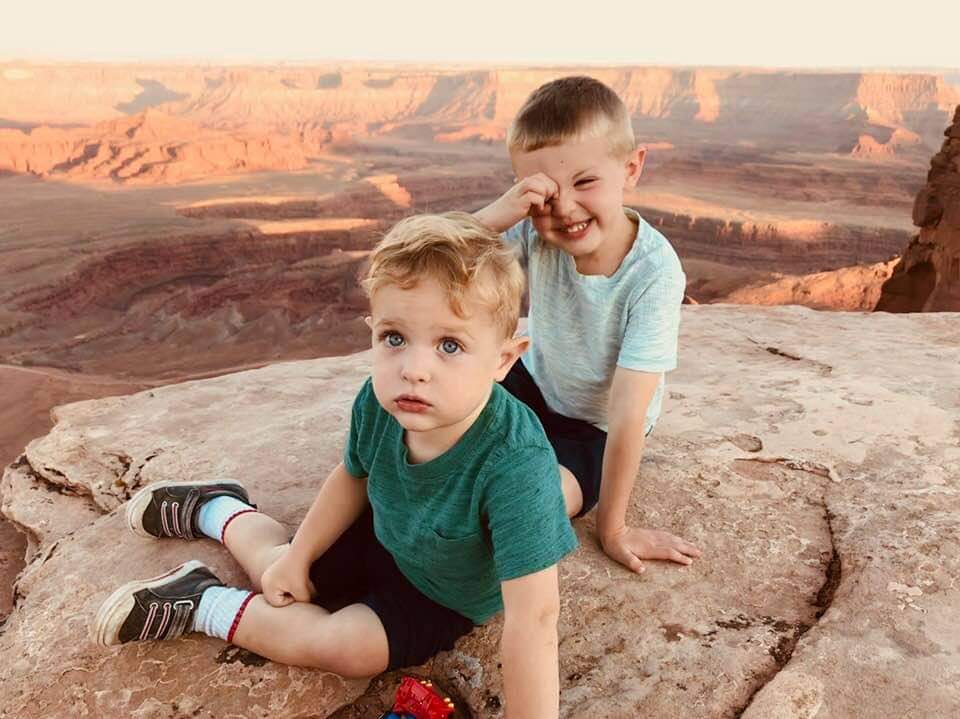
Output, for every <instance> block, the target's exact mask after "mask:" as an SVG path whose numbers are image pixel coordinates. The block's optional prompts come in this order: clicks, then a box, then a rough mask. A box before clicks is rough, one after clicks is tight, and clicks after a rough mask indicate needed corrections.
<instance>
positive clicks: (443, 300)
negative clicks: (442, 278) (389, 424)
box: [367, 278, 528, 441]
mask: <svg viewBox="0 0 960 719" xmlns="http://www.w3.org/2000/svg"><path fill="white" fill-rule="evenodd" d="M370 308H371V312H372V316H371V317H368V318H367V324H368V325H369V326H370V329H371V330H372V332H373V391H374V394H375V395H376V396H377V400H378V401H379V402H380V404H381V406H383V408H384V409H385V410H386V411H387V412H389V413H390V414H391V415H393V417H394V418H395V419H396V420H397V421H398V422H399V423H400V424H401V426H403V428H404V429H405V430H408V431H410V432H431V433H434V434H433V436H434V437H435V438H436V439H437V440H438V441H442V439H443V438H444V437H446V436H447V434H448V433H449V435H450V437H451V438H452V439H454V440H455V439H456V438H459V436H460V434H462V432H463V431H465V430H466V429H467V428H468V427H469V426H470V425H471V424H472V423H473V420H474V419H476V417H477V416H478V415H479V414H480V412H481V411H482V410H483V407H484V406H485V405H486V402H487V399H488V398H489V396H490V391H491V389H492V388H493V383H494V382H497V381H499V380H501V379H503V378H504V377H505V376H506V374H507V372H508V371H509V370H510V367H511V366H512V365H513V362H514V361H515V360H516V359H517V357H519V356H520V354H521V353H522V352H523V350H524V349H526V345H527V343H528V340H527V339H526V338H515V339H505V338H504V337H503V331H502V330H501V329H500V327H498V326H497V325H496V324H495V322H494V319H493V316H492V314H491V313H490V312H489V310H487V309H486V308H485V307H483V306H482V305H480V304H479V303H478V302H477V301H476V299H475V296H474V295H473V293H467V295H466V296H465V297H464V301H463V310H464V312H465V314H466V319H464V318H461V317H458V316H457V315H456V314H455V313H454V312H453V310H452V309H451V308H450V303H449V301H448V299H447V295H446V293H445V292H444V290H443V289H442V288H441V286H440V285H439V283H437V281H436V280H433V279H432V278H424V279H423V280H421V281H420V282H419V283H418V284H417V285H416V286H415V287H413V288H411V289H408V290H404V289H401V288H400V287H397V286H396V285H385V286H383V287H381V288H380V289H378V290H377V291H376V292H375V293H374V294H373V296H372V297H371V298H370Z"/></svg>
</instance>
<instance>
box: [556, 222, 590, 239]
mask: <svg viewBox="0 0 960 719" xmlns="http://www.w3.org/2000/svg"><path fill="white" fill-rule="evenodd" d="M592 224H593V218H592V217H591V218H588V219H586V220H584V221H582V222H575V223H573V224H570V225H564V226H563V227H561V228H559V230H558V231H559V232H560V234H561V235H563V236H564V237H566V238H568V239H572V240H576V239H579V238H581V237H583V236H584V235H585V234H587V230H588V229H589V228H590V225H592Z"/></svg>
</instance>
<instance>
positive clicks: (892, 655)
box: [0, 306, 960, 719]
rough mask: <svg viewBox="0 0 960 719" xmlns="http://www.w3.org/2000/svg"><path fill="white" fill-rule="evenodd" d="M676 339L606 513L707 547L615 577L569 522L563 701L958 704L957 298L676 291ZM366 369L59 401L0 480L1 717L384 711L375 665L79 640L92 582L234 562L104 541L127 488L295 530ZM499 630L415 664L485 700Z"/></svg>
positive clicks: (926, 711) (585, 704) (605, 712)
mask: <svg viewBox="0 0 960 719" xmlns="http://www.w3.org/2000/svg"><path fill="white" fill-rule="evenodd" d="M907 336H909V337H911V341H910V342H909V343H904V342H903V338H904V337H907ZM681 346H682V348H685V351H683V352H682V355H681V357H682V366H681V368H680V369H679V370H678V371H676V372H675V373H673V374H672V375H671V376H670V381H669V387H668V398H667V401H666V408H665V414H664V417H663V419H662V421H661V423H660V425H659V426H658V428H657V431H656V432H655V433H654V435H653V436H652V437H651V439H650V440H649V442H648V447H647V451H646V455H645V459H644V464H643V467H642V469H641V480H640V482H639V484H638V489H637V490H636V492H635V496H634V501H633V505H632V507H631V510H630V517H629V519H630V521H631V522H633V523H636V524H646V525H652V526H657V527H662V528H665V529H670V530H672V531H675V532H678V533H680V534H682V535H684V536H686V537H688V538H690V539H691V540H693V541H695V542H697V543H698V544H699V545H700V546H701V547H702V548H703V549H704V550H705V554H704V557H703V559H701V560H700V561H699V562H697V563H695V564H694V565H693V566H692V567H689V568H679V567H675V566H667V565H664V564H660V563H648V566H647V571H646V573H645V574H644V575H643V576H642V577H639V578H638V577H636V576H633V575H631V574H629V573H627V572H626V571H625V570H621V569H620V568H619V567H618V566H615V565H613V564H612V563H611V562H610V561H608V560H607V559H606V558H605V557H604V556H603V554H602V553H601V552H600V550H599V549H598V548H597V546H596V544H595V542H594V541H593V539H592V528H593V526H592V525H593V519H592V518H590V517H588V518H587V519H586V520H581V521H579V522H578V523H577V530H578V534H579V536H580V539H581V543H582V546H581V548H580V549H579V550H578V551H577V552H576V553H575V554H574V555H572V556H571V557H570V558H568V559H567V560H565V561H564V562H563V563H562V565H561V583H562V590H561V592H562V605H563V609H562V617H561V626H560V651H561V686H562V692H563V693H562V698H561V702H562V711H561V714H562V716H564V717H571V718H572V717H624V716H651V717H664V718H671V717H737V716H744V717H748V718H750V719H756V718H760V717H762V718H764V719H766V718H767V717H791V718H793V717H796V718H799V717H804V718H812V717H818V719H828V718H838V719H839V718H841V717H843V718H846V717H855V716H864V717H866V716H869V717H902V716H918V717H920V716H922V717H948V716H957V715H958V713H960V684H958V677H960V629H958V625H957V622H956V616H957V608H958V605H960V587H958V579H960V537H958V533H957V521H956V518H957V516H958V513H960V473H958V470H957V467H958V466H960V448H958V441H960V406H958V397H960V375H958V373H957V371H956V368H957V366H958V364H960V317H958V316H957V315H950V314H926V315H919V316H918V315H914V316H910V317H906V316H897V315H884V314H861V313H849V314H848V313H817V312H814V311H810V310H806V309H802V308H795V307H794V308H750V309H745V308H733V307H721V306H690V307H685V308H684V320H683V328H682V337H681ZM893 346H897V347H899V348H900V349H899V351H898V354H897V356H896V359H894V358H893V357H892V356H891V355H890V348H891V347H893ZM886 358H889V359H886ZM368 362H369V357H368V355H365V354H361V355H353V356H349V357H344V358H334V359H324V360H313V361H301V362H290V363H284V364H277V365H273V366H270V367H267V368H263V369H259V370H253V371H247V372H241V373H237V374H233V375H228V376H224V377H220V378H217V379H211V380H203V381H196V382H189V383H184V384H179V385H173V386H168V387H163V388H160V389H154V390H149V391H144V392H141V393H139V394H136V395H132V396H129V397H120V398H110V399H103V400H92V401H88V402H81V403H76V404H72V405H68V406H66V407H61V408H59V409H58V410H57V411H56V416H55V419H56V420H57V424H56V425H55V427H54V429H53V430H52V431H51V432H50V434H48V435H47V436H45V437H42V438H38V439H36V440H34V441H33V442H31V443H30V444H29V446H28V447H27V449H26V452H25V457H24V458H23V459H22V460H20V461H18V462H17V463H15V464H14V465H12V466H11V467H9V468H8V469H7V470H6V472H5V474H4V479H3V483H2V489H0V491H2V494H3V497H4V500H3V513H4V515H6V516H7V517H8V518H9V519H11V520H12V521H13V522H15V523H16V524H17V526H19V527H20V528H21V529H22V531H24V532H26V533H28V534H29V536H30V540H31V541H30V545H31V548H30V553H31V556H30V557H29V560H30V561H29V563H28V566H27V568H26V570H25V572H24V574H23V575H22V576H21V578H20V580H19V583H18V586H17V603H16V607H15V609H14V611H13V613H12V614H11V616H10V618H9V619H8V620H7V622H6V624H5V625H4V626H3V627H2V629H0V632H2V633H0V655H2V656H3V657H5V658H7V657H9V658H11V659H9V660H7V659H5V661H4V662H3V664H2V666H0V716H2V717H11V718H12V717H22V718H24V719H27V718H30V717H43V716H51V715H55V714H57V713H58V712H59V713H61V714H67V715H70V716H77V717H81V716H89V717H101V716H135V717H185V716H198V717H221V716H244V717H266V716H271V717H306V716H311V717H327V716H329V715H331V714H332V713H334V712H336V716H337V717H338V718H339V719H348V718H349V719H360V717H369V716H371V715H373V714H372V708H374V707H376V708H379V707H382V701H383V697H384V696H387V695H389V693H390V691H391V689H392V686H393V685H394V683H395V680H396V678H395V677H392V676H386V677H381V678H379V679H378V680H377V681H375V682H373V683H372V684H371V685H370V686H369V688H367V687H366V683H365V682H347V681H343V680H341V679H339V678H337V677H335V676H331V675H328V674H324V673H321V672H314V671H305V670H301V669H292V668H287V667H282V666H278V665H275V664H272V663H269V662H266V663H264V662H263V661H262V660H260V659H259V658H257V657H254V656H252V655H249V654H247V653H245V652H242V651H239V650H236V649H234V648H229V647H227V646H226V645H224V644H223V643H222V642H219V641H216V640H213V639H207V638H203V637H200V636H199V635H191V636H190V637H189V638H186V639H183V640H180V641H178V642H172V643H166V644H141V645H137V646H129V647H124V648H120V649H114V650H100V649H98V648H96V647H93V646H92V645H90V644H89V643H88V640H87V635H86V631H87V629H86V628H87V623H88V621H89V619H90V617H91V616H92V614H93V613H94V611H95V609H96V607H97V606H98V604H99V603H100V602H101V601H102V600H103V598H104V597H105V596H106V594H107V593H108V592H109V591H110V590H111V588H113V587H114V586H115V585H116V584H117V583H119V582H122V581H126V580H128V579H131V578H134V577H140V576H145V575H149V574H152V573H158V572H160V571H161V570H163V569H165V568H167V567H169V566H171V565H172V564H174V563H177V562H180V561H183V560H185V559H188V558H191V557H198V558H200V559H203V560H205V561H207V562H208V563H209V564H211V566H213V567H214V568H215V569H216V570H217V571H218V572H220V573H221V575H222V576H223V578H224V579H226V580H228V581H231V582H238V583H239V582H242V581H243V578H242V577H241V575H240V572H239V570H238V568H237V567H236V565H235V564H234V563H233V562H232V560H231V559H230V557H229V556H228V555H227V554H226V553H225V551H224V550H223V549H222V548H221V547H219V546H218V545H216V544H215V543H213V542H210V541H202V542H196V543H191V544H188V543H183V542H173V541H172V542H153V541H144V540H142V539H139V538H137V537H134V536H132V535H130V534H128V533H127V532H126V531H125V529H124V527H123V522H122V514H121V507H122V502H123V501H124V500H125V499H126V498H127V497H128V496H129V495H130V493H131V492H132V491H134V490H135V489H136V488H137V487H139V486H142V485H143V484H145V483H149V482H152V481H156V480H160V479H188V478H191V477H210V476H234V477H240V478H242V479H243V480H244V482H245V483H246V484H247V486H248V487H249V488H250V490H251V494H252V495H253V497H254V498H255V499H256V501H258V502H260V504H261V506H262V508H263V509H264V510H265V511H267V512H269V513H271V514H273V515H274V516H276V517H277V518H278V519H279V520H280V521H282V522H284V523H285V524H286V525H288V526H289V527H291V528H293V527H294V526H295V525H296V523H297V522H298V520H299V519H300V517H301V516H302V514H303V512H304V511H305V510H306V508H307V506H308V504H309V502H310V501H311V499H312V497H313V496H314V494H315V492H316V490H317V487H318V485H319V483H320V482H321V481H322V478H323V477H324V475H325V473H326V472H327V471H328V470H329V469H330V468H331V467H332V466H333V465H334V464H335V463H336V462H337V460H338V457H339V453H340V451H341V448H342V444H343V440H344V436H345V432H346V426H347V421H348V417H349V411H350V403H351V399H352V396H353V394H354V392H355V391H356V389H357V388H358V386H359V385H360V383H361V381H362V379H363V377H364V375H365V373H366V372H367V370H368ZM498 635H499V623H498V622H497V621H494V622H493V623H492V624H491V625H489V626H487V627H486V628H484V629H481V630H478V631H475V632H474V633H473V634H471V635H470V636H469V637H467V638H465V639H463V640H462V641H461V642H460V643H459V644H458V646H457V647H456V649H455V650H454V651H452V652H449V653H446V654H444V655H441V656H439V657H437V658H436V659H434V660H433V661H431V662H430V663H428V665H426V666H424V667H420V668H417V670H416V671H418V672H419V673H421V674H424V675H429V676H432V677H435V678H436V679H437V680H438V681H440V682H442V683H443V684H444V685H445V686H447V687H449V688H450V690H451V691H452V692H453V693H454V694H455V695H456V696H457V697H458V698H459V699H460V702H459V703H460V706H461V707H464V708H466V707H467V706H469V707H470V708H471V709H472V714H473V715H474V716H477V717H500V716H501V715H502V692H501V685H500V678H499V672H498V669H497V639H498ZM462 715H463V716H468V715H470V714H469V713H468V712H464V713H463V714H462Z"/></svg>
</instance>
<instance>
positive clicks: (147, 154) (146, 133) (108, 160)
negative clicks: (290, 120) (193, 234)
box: [0, 110, 328, 184]
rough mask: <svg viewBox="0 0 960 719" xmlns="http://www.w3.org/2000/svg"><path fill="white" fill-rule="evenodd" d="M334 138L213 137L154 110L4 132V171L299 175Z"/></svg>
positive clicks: (155, 178)
mask: <svg viewBox="0 0 960 719" xmlns="http://www.w3.org/2000/svg"><path fill="white" fill-rule="evenodd" d="M327 137H328V135H327V134H326V133H323V132H319V133H317V134H314V135H312V136H306V137H302V138H297V139H293V138H291V137H287V136H283V135H268V134H264V133H260V134H255V133H251V132H249V131H247V132H225V131H222V130H211V129H205V128H202V127H200V126H199V125H197V124H195V123H193V122H191V121H188V120H184V119H181V118H175V117H171V116H168V115H166V114H164V113H162V112H160V111H157V110H148V111H145V112H142V113H139V114H137V115H133V116H131V117H129V118H122V119H118V120H107V121H104V122H101V123H99V124H97V125H94V126H93V127H89V128H81V129H62V128H54V127H47V126H42V127H37V128H34V129H32V130H19V129H0V171H4V170H6V171H9V172H23V173H30V174H33V175H37V176H39V177H52V178H61V177H65V178H70V179H74V180H76V179H82V180H113V181H116V182H121V183H141V184H156V183H174V182H185V181H188V180H196V179H201V178H207V177H210V176H217V175H230V174H236V173H241V172H256V171H258V170H299V169H301V168H303V167H305V166H306V165H307V157H308V155H309V153H311V152H314V153H315V152H317V151H318V148H320V147H321V146H322V144H323V142H324V140H326V139H327Z"/></svg>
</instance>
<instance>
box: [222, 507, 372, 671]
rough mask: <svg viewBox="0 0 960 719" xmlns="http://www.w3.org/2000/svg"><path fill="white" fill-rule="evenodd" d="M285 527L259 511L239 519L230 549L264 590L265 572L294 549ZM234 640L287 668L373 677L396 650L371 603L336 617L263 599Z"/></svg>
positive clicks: (231, 527)
mask: <svg viewBox="0 0 960 719" xmlns="http://www.w3.org/2000/svg"><path fill="white" fill-rule="evenodd" d="M288 538H289V534H288V532H287V530H286V528H284V526H283V525H282V524H280V523H279V522H278V521H276V520H275V519H273V518H272V517H268V516H267V515H265V514H260V513H259V512H249V513H247V514H241V515H239V516H238V517H236V518H234V519H233V521H231V522H230V524H228V525H227V527H226V531H225V532H224V536H223V540H224V541H223V543H224V546H226V548H227V549H228V550H229V551H230V554H232V555H233V557H234V559H236V560H237V562H238V563H239V564H240V566H241V567H243V569H244V571H245V572H246V573H247V575H248V576H249V577H250V581H251V583H252V584H253V585H254V589H255V591H260V579H261V577H262V576H263V572H264V570H266V568H267V567H269V566H270V565H271V564H272V563H273V561H274V560H275V559H276V558H277V557H278V556H280V554H282V553H283V552H285V551H287V549H288V548H289V547H290V545H289V542H288ZM231 641H232V642H233V643H234V644H236V645H237V646H239V647H243V648H244V649H249V650H250V651H252V652H256V653H257V654H259V655H260V656H264V657H267V658H268V659H272V660H273V661H276V662H280V663H282V664H293V665H296V666H301V667H314V668H317V669H323V670H325V671H330V672H336V673H337V674H340V675H342V676H348V677H370V676H373V675H375V674H379V673H380V672H382V671H384V670H385V669H386V668H387V663H388V661H389V656H390V648H389V644H388V643H387V635H386V632H385V631H384V629H383V625H382V624H381V623H380V618H379V617H377V615H376V614H375V613H374V612H373V610H372V609H370V608H369V607H368V606H366V605H365V604H352V605H350V606H348V607H344V608H343V609H341V610H340V611H337V612H334V613H333V614H331V613H330V612H328V611H327V610H326V609H324V608H323V607H319V606H317V605H315V604H308V603H305V602H294V603H293V604H289V605H287V606H285V607H274V606H271V605H270V604H269V603H268V602H267V601H266V600H265V599H264V598H263V596H262V595H257V596H255V597H254V598H253V599H251V600H250V603H249V604H248V605H247V606H246V609H244V611H243V615H242V617H241V619H240V623H239V624H238V626H237V630H236V632H235V633H234V635H233V637H232V638H231Z"/></svg>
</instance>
